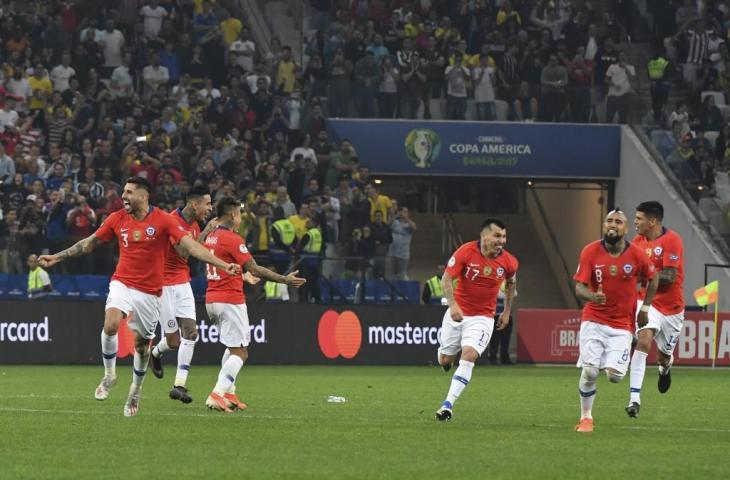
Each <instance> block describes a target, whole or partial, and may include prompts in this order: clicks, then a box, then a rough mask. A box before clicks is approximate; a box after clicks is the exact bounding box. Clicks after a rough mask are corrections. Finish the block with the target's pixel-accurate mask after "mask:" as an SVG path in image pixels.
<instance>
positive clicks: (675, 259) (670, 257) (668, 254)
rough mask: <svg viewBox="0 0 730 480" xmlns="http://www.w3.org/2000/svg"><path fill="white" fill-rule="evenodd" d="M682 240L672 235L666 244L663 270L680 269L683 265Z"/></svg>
mask: <svg viewBox="0 0 730 480" xmlns="http://www.w3.org/2000/svg"><path fill="white" fill-rule="evenodd" d="M682 255H683V252H682V240H681V239H680V238H679V237H678V236H676V235H672V236H671V237H669V238H667V240H666V241H665V242H664V258H663V259H662V266H663V268H678V267H679V266H680V265H681V264H682Z"/></svg>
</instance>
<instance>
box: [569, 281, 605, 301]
mask: <svg viewBox="0 0 730 480" xmlns="http://www.w3.org/2000/svg"><path fill="white" fill-rule="evenodd" d="M575 295H576V296H577V297H578V298H579V299H581V300H582V301H584V302H593V303H597V304H599V305H603V304H604V303H606V295H605V294H604V293H603V292H594V291H592V290H591V289H590V288H588V285H586V284H585V283H582V282H576V284H575Z"/></svg>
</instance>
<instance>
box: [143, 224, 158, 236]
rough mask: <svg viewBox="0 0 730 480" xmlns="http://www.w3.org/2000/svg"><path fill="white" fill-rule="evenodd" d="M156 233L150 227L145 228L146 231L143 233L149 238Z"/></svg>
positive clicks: (153, 228)
mask: <svg viewBox="0 0 730 480" xmlns="http://www.w3.org/2000/svg"><path fill="white" fill-rule="evenodd" d="M156 231H157V230H155V227H153V226H151V225H150V226H149V227H147V229H146V230H145V231H144V233H146V234H147V236H148V237H151V236H153V235H154V234H155V232H156Z"/></svg>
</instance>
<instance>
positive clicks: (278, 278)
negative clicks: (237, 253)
mask: <svg viewBox="0 0 730 480" xmlns="http://www.w3.org/2000/svg"><path fill="white" fill-rule="evenodd" d="M243 269H244V270H246V272H250V273H251V274H252V275H255V276H257V277H259V278H263V279H264V280H270V281H272V282H276V283H284V284H286V285H289V286H292V287H294V288H299V287H301V286H302V285H304V284H305V283H307V280H306V279H304V278H301V277H297V273H299V270H294V271H293V272H291V273H289V274H288V275H286V276H284V275H279V274H278V273H276V272H273V271H271V270H269V269H268V268H266V267H262V266H261V265H259V264H258V263H256V260H254V259H253V258H252V259H251V260H249V261H248V262H246V263H245V264H244V265H243Z"/></svg>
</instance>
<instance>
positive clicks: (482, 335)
mask: <svg viewBox="0 0 730 480" xmlns="http://www.w3.org/2000/svg"><path fill="white" fill-rule="evenodd" d="M493 330H494V319H493V318H490V317H484V316H474V317H466V316H465V317H464V319H463V320H462V321H460V322H455V321H453V320H452V319H451V309H450V308H448V309H446V313H444V319H443V321H442V322H441V333H440V334H439V350H438V353H439V354H441V355H448V356H453V355H456V354H457V353H459V352H460V351H461V349H462V348H463V347H471V348H473V349H474V350H476V351H477V352H479V355H480V356H481V354H482V353H484V350H485V349H486V348H487V345H488V344H489V339H490V338H492V331H493Z"/></svg>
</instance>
